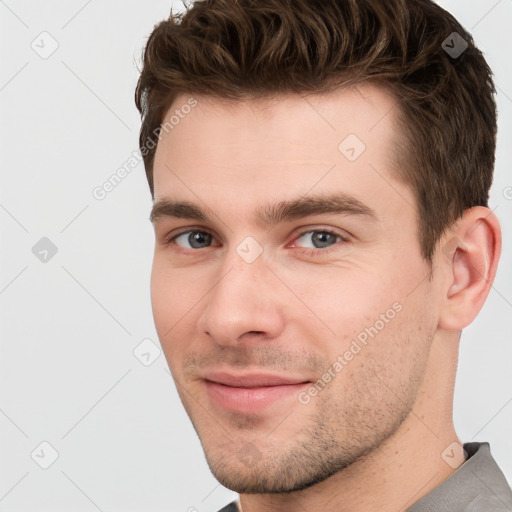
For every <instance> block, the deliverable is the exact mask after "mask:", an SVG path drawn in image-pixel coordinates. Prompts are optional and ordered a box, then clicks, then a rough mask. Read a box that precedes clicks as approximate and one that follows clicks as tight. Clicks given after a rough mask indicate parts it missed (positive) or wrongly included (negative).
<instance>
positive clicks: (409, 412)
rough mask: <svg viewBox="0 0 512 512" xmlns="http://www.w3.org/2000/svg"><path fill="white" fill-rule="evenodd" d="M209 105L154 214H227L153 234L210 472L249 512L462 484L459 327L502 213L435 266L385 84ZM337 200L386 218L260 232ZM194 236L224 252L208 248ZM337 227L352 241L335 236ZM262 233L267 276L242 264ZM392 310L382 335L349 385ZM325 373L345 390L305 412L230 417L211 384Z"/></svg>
mask: <svg viewBox="0 0 512 512" xmlns="http://www.w3.org/2000/svg"><path fill="white" fill-rule="evenodd" d="M188 98H189V96H187V95H182V96H180V97H178V98H177V100H176V101H175V102H174V104H173V105H172V106H171V108H170V110H169V115H170V114H171V113H172V112H173V111H174V110H175V109H176V108H179V107H180V105H183V104H185V103H186V102H187V99H188ZM194 98H195V99H196V100H197V102H198V104H197V106H196V107H195V108H193V109H192V110H191V112H190V113H188V114H187V115H186V116H184V117H183V119H181V120H180V122H179V124H177V125H176V126H174V128H173V130H172V131H170V132H169V133H168V134H164V135H163V136H162V138H161V140H160V142H159V144H158V147H157V151H156V158H155V166H154V184H155V200H159V199H162V198H172V199H174V200H187V201H191V202H194V203H196V204H197V205H198V206H200V207H202V208H205V209H209V210H211V211H212V212H213V213H214V215H215V216H214V218H213V220H212V221H202V222H198V221H197V220H190V219H178V218H172V217H161V218H158V219H156V220H155V254H154V261H153V269H152V278H151V299H152V305H153V314H154V320H155V325H156V329H157V332H158V335H159V338H160V342H161V344H162V347H163V350H164V352H165V356H166V359H167V362H168V365H169V368H170V370H171V373H172V375H173V378H174V380H175V383H176V386H177V389H178V392H179V395H180V397H181V400H182V402H183V405H184V407H185V409H186V411H187V413H188V415H189V417H190V419H191V421H192V424H193V426H194V428H195V430H196V432H197V434H198V436H199V438H200V440H201V443H202V446H203V449H204V451H205V455H206V458H207V462H208V464H209V467H210V469H211V471H212V473H213V474H214V476H215V477H216V478H217V479H218V480H219V481H220V482H221V483H222V484H223V485H224V486H226V487H228V488H230V489H233V490H235V491H237V492H239V493H240V494H241V507H242V509H243V511H244V512H253V511H263V510H281V511H288V510H290V511H291V510H301V507H303V509H304V510H324V511H326V512H328V511H330V510H336V511H340V510H344V511H345V510H346V511H348V510H350V511H351V512H357V511H364V510H368V509H370V508H371V507H374V508H377V507H378V508H379V510H381V511H388V510H389V511H391V510H393V511H399V510H406V509H407V508H408V507H410V506H411V505H412V504H413V503H414V502H415V501H417V500H418V499H419V498H421V497H422V496H424V495H425V494H427V493H428V492H429V491H430V490H432V489H433V488H434V487H436V486H437V485H439V483H440V482H442V481H443V480H444V479H446V478H447V477H448V476H450V474H452V473H453V471H454V468H453V467H452V466H451V465H449V464H447V463H446V462H445V460H444V459H443V457H442V453H443V450H445V449H446V448H447V447H448V446H449V445H450V444H451V443H454V442H456V443H460V441H459V439H458V438H457V435H456V433H455V430H454V427H453V422H452V399H453V386H454V379H455V372H456V366H457V354H458V346H459V338H460V331H461V329H463V328H464V327H465V326H466V325H468V324H469V323H470V322H471V321H472V320H473V319H474V317H475V316H476V314H477V313H478V311H479V310H480V308H481V307H482V305H483V302H484V301H485V298H486V297H487V294H488V292H489V288H490V285H491V284H492V281H493V279H494V275H495V272H496V266H497V261H498V258H499V253H500V248H501V238H500V229H499V224H498V221H497V219H496V217H495V216H494V215H493V214H492V212H490V210H488V209H487V208H483V207H476V208H472V209H470V210H467V211H466V213H465V214H464V217H463V218H462V219H460V220H459V222H458V223H457V224H455V225H454V226H453V227H452V228H451V229H450V230H448V231H447V232H446V234H445V236H444V237H443V239H442V240H441V241H440V244H439V248H438V251H437V252H436V254H435V256H434V261H433V264H432V267H431V266H430V265H429V264H428V263H427V262H426V261H425V260H424V259H423V258H422V255H421V252H420V246H419V241H418V228H417V217H416V207H415V205H416V201H415V198H414V194H413V192H412V190H410V189H409V187H408V186H407V185H405V184H404V183H402V182H401V181H399V180H398V179H397V178H396V176H395V174H394V172H393V170H392V156H393V151H394V150H395V146H394V140H395V139H394V136H395V132H394V130H395V128H394V114H395V111H396V108H398V107H397V105H396V100H395V99H394V98H393V97H392V96H390V95H389V93H387V92H386V91H384V90H383V89H380V88H378V87H377V86H375V85H370V84H363V85H360V86H358V88H357V89H354V90H337V91H334V92H331V93H329V94H321V95H308V96H306V97H300V96H298V95H293V94H290V95H286V96H279V97H276V98H274V99H272V100H265V101H262V100H260V101H245V102H228V103H226V102H221V101H220V100H216V99H213V98H208V97H202V96H194ZM349 134H355V135H357V137H358V138H359V139H360V140H362V141H363V142H364V144H365V146H366V149H365V151H364V152H363V153H362V154H361V155H360V156H359V157H358V158H357V159H356V160H355V161H349V160H348V159H347V158H346V157H345V156H344V154H343V153H342V152H341V151H340V150H339V145H340V143H341V142H342V141H343V140H344V139H345V137H347V135H349ZM333 192H343V193H346V194H349V195H351V196H353V197H355V198H357V199H359V200H360V201H363V202H364V203H365V204H366V205H368V206H369V207H370V208H372V209H373V210H374V211H375V213H376V217H377V218H376V220H370V219H367V218H366V217H364V216H361V215H334V214H320V215H313V216H309V217H305V218H300V219H295V220H292V221H287V222H282V223H278V224H276V225H272V226H262V225H259V224H257V223H255V222H254V221H253V214H254V212H255V210H257V209H258V208H259V207H261V206H262V205H264V204H267V203H279V202H280V201H286V200H292V199H296V198H299V197H303V196H311V195H314V194H320V193H325V194H331V193H333ZM187 229H188V230H189V231H192V232H195V231H201V232H204V233H207V234H209V235H211V238H206V239H203V240H202V245H197V246H195V247H197V248H195V247H194V246H192V245H191V244H190V238H187V236H188V234H189V233H188V232H187ZM326 229H327V230H331V231H334V232H335V235H340V236H341V237H344V238H345V240H342V239H340V238H338V237H336V236H334V237H330V238H329V237H327V239H326V238H323V239H322V235H320V237H319V236H318V232H320V233H323V232H324V230H326ZM308 230H309V232H308ZM312 231H313V233H311V232H312ZM304 232H308V233H306V234H304V235H302V233H304ZM183 233H187V235H185V236H181V237H180V238H179V239H177V240H175V243H174V244H172V243H171V244H170V245H166V244H165V241H166V240H167V239H168V238H169V237H171V236H176V235H179V234H183ZM249 236H250V237H253V238H254V239H255V240H256V241H257V242H258V244H259V245H260V246H261V248H262V250H263V252H262V253H261V254H260V255H259V256H258V257H257V258H256V259H255V261H253V262H252V263H247V262H246V261H245V260H244V259H243V258H242V257H240V255H239V254H238V253H237V251H236V249H237V247H238V246H239V244H240V243H241V242H242V241H244V239H246V237H249ZM324 236H325V235H324ZM205 240H206V242H205ZM315 240H317V241H316V242H315ZM320 242H322V243H323V245H320ZM322 247H325V248H322ZM180 249H181V250H182V251H183V252H180V251H179V250H180ZM308 250H309V251H311V250H313V251H316V252H314V253H311V254H308ZM322 251H324V252H322ZM325 251H329V252H325ZM393 305H395V313H396V314H394V315H393V318H392V319H390V318H389V316H391V314H390V313H386V312H388V311H389V310H390V308H391V309H393ZM397 309H400V311H397ZM381 315H384V316H385V317H386V320H387V322H384V327H383V328H381V329H380V328H379V329H378V334H377V335H375V336H374V337H373V338H369V339H368V342H367V344H366V345H361V344H360V345H361V350H360V351H359V352H357V354H355V355H353V357H352V358H351V360H350V361H348V362H347V364H346V365H344V367H343V369H342V370H341V371H334V370H333V369H332V368H333V363H335V362H336V361H337V360H339V359H337V358H338V356H339V355H340V354H341V355H343V354H344V353H346V351H347V350H350V348H351V344H352V342H353V340H354V339H356V337H357V335H358V334H360V333H361V332H362V331H364V330H365V329H367V328H369V327H371V326H375V325H377V324H376V322H377V320H379V319H382V318H383V317H382V316H381ZM378 325H379V326H380V325H381V324H378ZM329 368H331V376H332V375H335V376H334V377H333V378H332V379H330V382H329V383H328V385H327V386H325V388H323V389H322V390H321V391H319V392H318V393H317V394H316V396H312V397H310V400H309V401H308V403H301V402H300V401H299V400H298V397H297V396H296V395H293V396H291V397H287V398H285V399H283V400H280V401H278V402H277V403H275V404H272V405H270V406H269V407H267V408H265V409H264V410H263V411H260V412H258V413H254V414H242V413H238V412H231V411H227V410H224V409H223V408H221V407H219V406H218V405H216V404H215V403H214V402H212V400H211V399H210V397H209V396H208V394H207V393H206V390H205V384H204V381H203V380H202V378H201V377H202V376H203V375H204V372H205V371H209V370H225V371H229V372H232V373H237V374H239V373H241V372H249V371H251V372H253V371H254V372H257V371H261V372H265V371H266V372H272V373H274V374H280V375H283V376H292V377H302V378H303V379H304V380H309V381H311V382H315V381H317V380H318V379H321V378H322V375H324V373H325V372H328V370H329ZM454 446H455V457H456V458H457V457H458V463H459V464H460V463H462V462H463V460H464V459H463V454H462V452H461V450H459V451H457V445H454Z"/></svg>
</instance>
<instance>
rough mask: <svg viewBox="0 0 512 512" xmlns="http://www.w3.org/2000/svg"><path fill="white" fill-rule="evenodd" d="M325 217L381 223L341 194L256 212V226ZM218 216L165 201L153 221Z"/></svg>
mask: <svg viewBox="0 0 512 512" xmlns="http://www.w3.org/2000/svg"><path fill="white" fill-rule="evenodd" d="M322 214H335V215H357V216H361V217H365V218H366V219H367V220H370V221H374V222H375V221H378V220H379V219H378V216H377V214H376V212H375V211H374V210H373V209H372V208H370V207H369V206H368V205H366V204H365V203H363V202H362V201H360V200H359V199H357V198H355V197H353V196H350V195H347V194H345V193H342V192H340V193H337V194H333V195H326V194H320V195H314V196H311V195H310V196H304V197H300V198H298V199H292V200H288V201H281V202H279V203H273V204H267V205H264V206H263V207H260V208H258V209H257V210H256V213H255V216H254V222H255V224H258V225H261V226H270V225H273V224H278V223H280V222H286V221H292V220H296V219H302V218H304V217H309V216H312V215H322ZM215 216H216V215H215V213H214V212H213V211H212V210H210V209H209V208H207V209H206V210H203V209H201V207H199V206H198V205H196V204H194V203H192V202H190V201H175V200H172V199H169V198H162V199H159V200H157V201H156V202H155V204H154V205H153V207H152V209H151V214H150V216H149V220H150V221H151V222H152V223H155V221H156V220H157V219H160V218H162V217H174V218H179V219H193V220H197V221H201V222H208V221H210V220H212V219H213V217H215Z"/></svg>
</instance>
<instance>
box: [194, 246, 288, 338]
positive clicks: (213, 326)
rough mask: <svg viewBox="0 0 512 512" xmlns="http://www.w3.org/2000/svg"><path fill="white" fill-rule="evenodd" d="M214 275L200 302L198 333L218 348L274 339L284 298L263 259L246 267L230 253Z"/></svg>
mask: <svg viewBox="0 0 512 512" xmlns="http://www.w3.org/2000/svg"><path fill="white" fill-rule="evenodd" d="M218 275H220V277H216V279H215V282H214V283H212V286H213V287H212V288H211V290H210V291H209V292H208V293H207V295H206V297H205V298H204V299H203V301H202V302H203V304H204V306H203V307H204V310H203V312H202V314H201V316H200V318H199V321H198V329H199V330H200V331H201V332H202V333H203V334H206V335H208V336H209V337H210V338H211V339H212V340H213V341H214V342H215V343H217V344H218V345H221V346H230V345H231V346H235V345H238V344H240V343H242V342H243V341H244V340H249V339H254V338H257V339H259V340H260V341H261V339H272V338H276V337H278V336H279V335H280V333H281V332H282V330H283V328H284V308H283V305H284V304H285V297H284V295H283V290H282V289H281V288H280V287H279V280H278V279H277V278H276V276H275V275H274V274H273V272H272V271H271V270H269V268H268V267H267V265H266V261H265V258H264V257H263V255H260V256H259V257H258V258H257V259H256V260H255V261H253V262H252V263H248V262H246V261H244V260H243V259H242V258H241V257H240V256H239V255H238V254H237V253H236V252H235V251H232V254H230V255H229V257H226V259H225V260H224V262H223V265H222V272H221V273H219V274H218ZM288 300H289V298H288Z"/></svg>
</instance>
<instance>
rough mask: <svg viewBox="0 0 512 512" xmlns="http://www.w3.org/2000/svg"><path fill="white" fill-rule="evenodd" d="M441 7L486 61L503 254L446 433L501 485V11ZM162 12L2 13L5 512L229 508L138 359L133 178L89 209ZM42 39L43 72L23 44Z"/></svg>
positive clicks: (505, 153) (109, 166)
mask: <svg viewBox="0 0 512 512" xmlns="http://www.w3.org/2000/svg"><path fill="white" fill-rule="evenodd" d="M440 4H441V5H442V6H443V7H445V8H446V9H448V10H449V11H450V12H452V13H453V14H454V15H455V16H456V17H457V18H458V19H459V20H460V21H461V23H462V24H463V25H464V26H465V27H466V28H467V29H469V30H470V31H471V32H472V33H473V35H474V37H475V40H476V43H477V45H478V46H479V47H480V48H481V49H482V50H483V51H484V52H485V54H486V56H487V59H488V62H489V64H490V65H491V67H492V68H493V70H494V73H495V80H496V85H497V87H498V96H497V100H498V104H499V116H500V117H499V139H498V150H497V164H496V177H495V182H494V185H493V189H492V194H491V208H493V209H495V212H496V214H497V215H498V217H499V218H500V220H501V222H502V227H503V235H504V244H503V254H502V260H501V263H500V268H499V272H498V276H497V279H496V281H495V286H494V287H493V289H492V291H491V293H490V296H489V299H488V301H487V303H486V305H485V306H484V308H483V310H482V312H481V314H480V315H479V317H478V319H477V320H476V321H475V322H474V323H473V324H472V325H471V326H470V327H469V328H468V329H466V330H465V331H464V333H463V337H462V343H461V353H460V362H459V372H458V376H457V384H456V392H455V410H454V418H455V427H456V430H457V432H458V434H459V437H460V438H461V440H463V441H464V442H467V441H471V440H474V441H488V442H490V445H491V451H492V453H493V455H494V457H495V458H496V460H497V462H498V464H499V465H500V467H501V468H502V470H503V471H504V473H505V474H506V476H507V479H508V480H509V482H512V438H511V437H510V432H512V429H511V426H512V404H511V401H512V369H511V361H512V343H511V341H512V339H511V338H512V336H511V327H510V325H509V319H510V318H511V317H512V265H511V261H512V200H507V199H506V197H505V195H506V194H504V191H505V190H506V187H510V186H512V171H511V168H510V165H511V162H512V154H511V151H512V150H511V147H512V144H511V134H512V70H511V67H510V53H509V52H510V48H511V47H512V37H511V30H510V26H511V24H512V0H501V1H496V0H492V1H482V0H464V1H462V0H450V1H448V0H443V1H441V2H440ZM174 5H175V10H176V9H181V8H182V7H181V3H179V2H176V3H175V4H174ZM169 10H170V4H169V1H168V0H152V1H147V2H134V1H126V0H125V1H121V0H107V1H105V0H104V1H99V0H89V1H85V0H73V1H66V2H64V1H60V2H57V1H46V2H36V1H23V0H18V1H16V0H0V34H1V36H0V37H1V48H0V52H1V62H2V65H1V69H0V109H1V110H0V129H1V134H0V149H1V151H0V169H1V184H0V226H1V232H2V242H1V243H2V250H1V251H0V255H1V274H0V308H1V324H0V333H1V334H0V342H1V345H0V347H1V353H0V433H1V441H0V454H1V455H0V510H1V511H9V512H21V511H36V510H37V511H38V512H44V511H48V512H50V511H51V512H57V511H69V510H73V511H75V512H78V511H84V512H85V511H95V510H100V511H103V512H108V511H112V512H113V511H147V512H154V511H164V510H165V511H187V510H189V509H190V510H192V509H191V508H190V507H195V509H196V510H198V511H200V512H207V511H216V510H218V509H219V508H220V507H221V506H222V505H224V504H226V503H228V502H229V501H230V500H231V499H233V498H234V497H236V494H235V493H233V492H231V491H229V490H227V489H225V488H223V487H222V486H220V484H218V482H217V481H216V480H215V479H214V478H213V476H212V475H211V473H210V472H209V470H208V467H207V465H206V462H205V459H204V456H203V452H202V449H201V446H200V443H199V440H198V439H197V437H196V434H195V432H194V430H193V428H192V425H191V424H190V422H189V420H188V417H187V416H186V414H185V412H184V410H183V407H182V405H181V403H180V401H179V399H178V396H177V393H176V391H175V388H174V384H173V382H172V379H171V377H170V375H169V373H168V371H167V365H166V363H165V359H164V357H163V354H162V355H160V357H158V358H157V359H156V360H155V361H154V362H153V363H152V364H151V365H150V366H144V365H143V364H142V363H141V362H140V361H139V360H138V359H136V358H135V356H134V354H133V350H134V348H135V347H136V346H138V345H139V343H141V341H142V340H143V339H146V338H149V339H151V340H153V342H155V343H156V345H158V341H157V339H158V338H157V335H156V331H155V328H154V325H153V318H152V313H151V304H150V296H149V277H150V271H151V260H152V250H153V242H154V236H153V230H152V228H151V225H150V222H149V220H148V215H149V211H150V207H151V197H150V193H149V189H148V185H147V182H146V177H145V174H144V169H143V166H142V164H139V165H138V166H137V167H136V168H135V169H134V170H133V171H132V172H131V173H130V174H129V175H128V176H127V177H126V178H125V179H124V180H123V182H122V183H121V184H119V185H118V186H117V187H116V188H115V189H114V190H113V191H112V192H110V193H109V194H108V195H107V197H106V198H105V199H104V200H102V201H99V200H97V199H95V198H94V197H93V195H92V191H93V189H94V188H95V187H97V186H100V185H101V184H102V183H104V182H105V181H106V180H107V179H108V178H109V176H111V175H112V174H113V173H114V172H115V171H116V170H117V169H118V168H119V167H121V166H122V165H123V164H124V163H125V162H126V161H127V160H128V159H129V158H130V156H132V155H133V152H134V151H137V150H138V145H137V142H138V130H139V127H140V119H139V115H138V112H137V111H136V109H135V106H134V102H133V94H134V88H135V84H136V80H137V77H138V71H137V66H136V63H137V62H139V61H140V53H141V50H142V47H143V45H144V43H145V40H146V39H147V36H148V35H149V33H150V32H151V30H152V28H153V26H154V25H155V24H156V23H157V22H158V21H160V20H161V19H163V18H166V17H167V16H168V14H169ZM43 31H47V32H48V33H49V34H51V36H46V35H43V36H39V35H40V34H41V32H43ZM41 38H46V39H44V43H41ZM52 40H55V41H56V42H57V43H58V48H57V50H56V51H55V52H54V53H53V54H52V55H50V56H49V57H48V58H46V59H43V58H41V57H40V56H39V55H38V53H36V51H34V50H33V49H32V47H31V44H33V43H32V42H33V41H35V42H34V45H36V44H38V45H39V47H41V46H43V45H44V48H45V49H46V51H48V50H49V49H51V44H52ZM39 51H43V49H42V48H39ZM509 197H510V196H509ZM42 237H47V238H49V239H50V240H51V241H52V242H53V244H55V246H56V247H57V249H58V252H57V254H56V255H55V256H53V257H52V258H51V259H50V260H49V261H48V262H46V263H43V262H41V261H40V260H39V259H38V258H36V256H35V255H34V254H33V252H32V247H33V246H34V245H35V244H36V243H37V242H38V241H39V240H40V239H41V238H42ZM43 441H46V442H48V443H50V445H51V446H52V447H53V448H54V449H55V450H56V451H57V452H58V454H59V456H58V458H57V460H56V461H55V462H54V463H53V464H52V465H51V466H50V467H49V468H48V469H42V468H41V467H40V466H39V465H38V464H37V463H36V462H35V460H38V461H39V462H40V463H44V459H45V458H46V462H47V463H48V462H50V458H49V457H51V450H50V449H49V448H48V447H46V448H45V446H44V445H43V447H40V446H39V445H40V443H41V442H43ZM41 449H42V450H43V452H44V455H43V452H41ZM34 450H35V452H34ZM32 452H34V455H33V456H31V454H32ZM38 454H39V457H38ZM32 457H33V458H32ZM34 459H35V460H34Z"/></svg>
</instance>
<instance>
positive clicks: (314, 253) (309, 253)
mask: <svg viewBox="0 0 512 512" xmlns="http://www.w3.org/2000/svg"><path fill="white" fill-rule="evenodd" d="M188 233H206V234H207V235H210V236H212V237H213V235H212V234H211V233H210V232H208V231H204V230H200V229H190V230H188V231H182V232H181V233H178V234H177V235H173V236H171V237H168V238H166V239H165V240H164V242H163V243H164V245H165V246H166V247H168V246H170V245H174V246H175V248H176V251H177V252H179V253H181V254H189V253H190V252H193V251H199V250H200V249H184V248H183V247H180V246H179V245H177V244H176V243H175V242H174V240H176V238H178V237H180V236H182V235H186V234H188ZM310 233H327V234H329V235H334V236H335V237H338V238H339V239H340V242H348V241H349V239H348V238H347V237H345V236H343V235H341V234H340V233H337V232H336V231H332V230H330V229H309V230H306V231H303V232H302V233H300V234H299V235H297V237H296V239H299V238H302V237H303V236H304V235H307V234H310ZM338 243H339V242H336V243H334V244H333V245H332V246H330V247H327V248H325V249H310V248H306V247H299V250H301V252H302V253H303V254H305V255H307V256H318V255H319V254H327V253H329V252H331V251H332V250H335V249H336V246H337V244H338Z"/></svg>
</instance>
